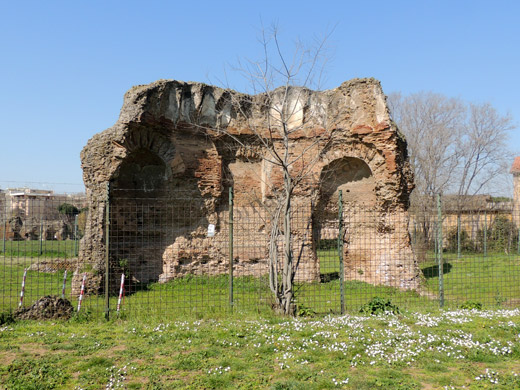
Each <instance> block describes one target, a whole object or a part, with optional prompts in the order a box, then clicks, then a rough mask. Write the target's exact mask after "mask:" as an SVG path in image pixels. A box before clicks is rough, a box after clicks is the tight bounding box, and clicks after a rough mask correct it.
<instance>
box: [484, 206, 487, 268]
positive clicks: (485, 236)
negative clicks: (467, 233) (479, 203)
mask: <svg viewBox="0 0 520 390" xmlns="http://www.w3.org/2000/svg"><path fill="white" fill-rule="evenodd" d="M486 256H487V213H486V212H485V211H484V258H485V257H486Z"/></svg>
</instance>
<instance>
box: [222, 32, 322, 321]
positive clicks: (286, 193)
mask: <svg viewBox="0 0 520 390" xmlns="http://www.w3.org/2000/svg"><path fill="white" fill-rule="evenodd" d="M325 43H326V37H325V38H323V39H318V40H316V42H315V45H313V46H311V47H307V46H306V45H304V44H302V43H301V42H297V43H296V45H295V49H294V51H293V53H292V54H291V55H290V56H287V55H286V54H285V51H284V50H283V48H282V43H281V41H280V39H279V32H278V29H277V27H276V26H274V27H272V28H270V29H268V30H265V29H264V30H262V32H261V38H260V44H261V46H262V52H263V56H262V59H261V60H259V61H251V60H247V61H242V62H240V63H239V66H238V67H237V69H235V70H238V71H239V72H240V73H241V74H242V75H243V76H244V77H245V79H246V80H247V81H248V82H249V85H250V91H248V92H250V93H252V95H254V96H253V97H252V99H251V100H248V101H245V102H244V101H240V100H236V101H234V102H233V105H234V107H235V108H236V109H237V111H238V112H239V113H241V114H242V116H243V117H244V118H251V116H250V115H248V113H247V112H248V111H249V112H250V111H256V112H257V113H260V115H259V117H260V118H262V120H261V121H254V120H250V122H249V123H248V124H247V125H248V126H247V127H248V128H249V130H250V132H251V137H249V138H248V139H247V143H246V142H244V141H243V138H241V137H240V136H237V135H236V134H233V133H232V132H230V131H229V130H228V129H224V130H221V129H217V131H220V132H221V133H223V135H225V136H227V137H229V138H230V139H231V143H234V144H235V145H238V146H239V147H241V148H244V149H246V150H248V153H249V154H251V155H253V156H254V158H260V159H262V160H263V161H264V162H265V163H266V164H269V165H270V166H272V167H273V169H277V170H279V171H281V175H282V178H283V180H282V183H281V185H278V184H273V183H272V182H267V181H264V184H265V185H266V186H267V187H268V188H269V191H270V194H271V195H270V196H269V199H268V200H266V199H261V200H258V199H257V200H255V201H257V203H259V204H261V205H262V207H263V208H264V210H266V211H267V214H268V216H269V226H270V227H271V230H270V233H269V267H268V268H269V287H270V289H271V291H272V293H273V294H274V296H275V299H276V305H277V308H278V310H280V311H281V312H283V313H285V314H291V313H293V312H294V309H295V307H294V280H295V276H296V272H297V270H298V266H299V261H300V258H301V255H302V251H303V246H302V247H300V248H298V247H296V246H295V243H294V242H293V241H295V240H293V235H292V224H293V200H294V196H295V191H297V189H298V187H299V186H300V185H302V184H303V183H304V182H305V181H306V180H307V179H308V178H309V176H310V175H311V171H312V168H313V167H314V165H315V163H316V162H317V161H318V160H319V158H320V156H321V154H322V153H323V151H324V150H325V148H326V146H327V145H328V142H329V139H330V134H326V133H318V132H317V133H316V134H314V136H312V135H313V134H311V136H309V137H308V138H309V139H312V142H310V143H309V144H308V145H306V146H305V147H304V148H303V149H301V148H297V147H296V145H297V143H298V142H297V138H298V134H302V132H306V131H313V130H314V129H315V127H316V126H315V124H310V123H308V122H307V121H306V120H305V119H304V109H305V108H306V106H307V103H308V100H309V96H310V94H311V91H310V90H309V89H308V88H310V87H312V88H313V89H319V83H320V79H321V76H322V71H323V67H324V65H325V63H326V59H327V57H326V55H325V54H326V50H325V49H326V48H325ZM231 97H232V98H234V99H242V97H240V96H238V95H232V96H231ZM307 135H309V134H307ZM310 222H311V221H310V220H309V221H308V223H309V224H310ZM280 249H281V251H282V253H281V256H280V253H279V251H280Z"/></svg>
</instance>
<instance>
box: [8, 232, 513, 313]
mask: <svg viewBox="0 0 520 390" xmlns="http://www.w3.org/2000/svg"><path fill="white" fill-rule="evenodd" d="M26 243H27V242H26ZM10 244H13V245H18V246H19V247H22V249H24V250H23V251H22V252H21V253H23V254H25V255H24V256H21V255H20V256H12V255H9V254H8V253H6V254H5V255H3V256H1V255H0V311H5V310H9V309H14V308H16V307H17V306H18V302H19V299H20V298H19V297H20V290H21V282H22V278H23V273H24V269H25V268H26V267H29V266H30V265H31V264H35V263H38V262H42V261H43V262H44V261H47V262H49V261H50V262H52V261H54V259H55V258H54V257H52V256H51V255H50V253H52V252H49V253H46V254H45V255H44V256H28V255H26V254H27V253H33V250H34V244H35V242H28V243H27V244H26V246H25V247H23V245H22V244H21V243H16V242H13V243H10ZM52 245H55V246H56V248H54V250H56V252H54V253H59V251H62V250H63V251H66V252H67V251H70V250H71V249H72V250H73V248H74V246H73V245H74V242H73V241H62V242H57V241H51V242H49V245H48V247H52ZM10 250H14V248H10ZM68 253H70V252H68ZM318 254H319V257H320V267H321V269H320V272H321V273H322V274H333V273H338V272H339V261H338V255H337V252H336V251H335V250H320V251H319V253H318ZM429 257H430V258H433V254H430V255H429ZM443 258H444V272H443V282H444V297H445V307H446V308H449V309H455V308H458V307H460V306H461V305H462V304H464V303H465V302H467V301H471V302H472V303H480V304H482V305H483V306H484V308H496V307H518V306H520V257H519V256H507V255H504V254H498V253H497V254H489V255H488V256H487V257H485V258H484V257H483V256H482V254H464V255H463V256H462V257H461V258H460V259H457V256H456V254H449V253H448V254H444V255H443ZM420 267H421V270H422V273H423V276H424V288H423V291H422V292H421V293H420V294H419V293H417V292H413V291H409V292H402V291H399V290H397V289H394V288H390V287H384V286H374V285H370V284H367V283H364V282H359V281H346V282H345V284H344V290H345V307H346V310H347V311H348V312H351V313H352V312H357V311H358V310H359V308H360V307H361V306H362V305H363V304H364V303H366V302H367V301H369V300H370V299H372V298H373V297H376V296H378V297H385V298H389V299H391V300H392V302H395V303H396V304H398V305H400V306H401V307H404V308H408V309H414V310H422V311H424V310H431V309H434V308H436V307H438V306H439V302H438V289H439V272H438V267H437V265H436V263H435V261H434V260H431V261H426V262H423V263H421V264H420ZM71 276H72V275H71V272H69V275H68V278H67V288H66V296H67V297H68V298H69V299H70V300H71V301H72V302H73V303H74V304H76V302H77V298H76V297H71V296H70V291H71ZM62 283H63V270H61V271H58V272H55V273H45V272H38V271H31V270H30V271H28V272H27V280H26V287H25V295H24V304H26V305H29V304H32V303H33V302H34V301H36V300H37V299H38V298H40V297H42V296H44V295H48V294H52V295H59V294H61V288H62ZM233 284H234V289H233V298H234V299H233V307H234V309H235V310H242V311H250V312H252V313H258V312H261V313H262V312H269V311H270V310H271V308H272V305H273V299H272V294H271V292H270V291H269V288H268V280H267V277H260V278H255V277H251V276H242V277H235V278H234V281H233ZM134 287H137V288H138V290H137V291H136V292H134V293H132V294H129V295H127V296H126V297H125V299H124V302H123V306H122V313H124V314H125V315H129V316H134V315H135V316H140V315H147V314H146V313H148V312H157V313H163V314H164V315H165V316H168V317H169V318H171V316H174V317H181V316H183V315H186V314H190V313H191V314H193V313H195V314H197V315H206V314H208V313H213V314H217V315H218V314H219V313H226V314H229V312H230V304H229V278H228V276H227V275H221V276H187V277H184V278H179V279H176V280H172V281H170V282H168V283H164V284H163V283H151V284H148V285H146V286H134ZM296 304H297V306H298V310H300V311H301V312H302V313H321V314H327V313H340V310H341V302H340V282H339V279H338V278H332V279H331V280H330V281H328V282H326V283H320V282H314V283H297V284H296ZM116 305H117V297H111V299H110V307H111V310H112V311H113V310H114V309H115V307H116ZM84 307H85V308H90V310H91V311H92V312H94V313H97V315H100V316H101V315H102V314H103V312H104V308H105V301H104V297H103V296H87V297H86V298H85V300H84Z"/></svg>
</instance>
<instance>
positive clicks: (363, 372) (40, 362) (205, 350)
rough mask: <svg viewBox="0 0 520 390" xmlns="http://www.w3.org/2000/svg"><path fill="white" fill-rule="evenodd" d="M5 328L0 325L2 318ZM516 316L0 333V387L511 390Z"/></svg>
mask: <svg viewBox="0 0 520 390" xmlns="http://www.w3.org/2000/svg"><path fill="white" fill-rule="evenodd" d="M4 320H5V318H4ZM519 335H520V311H519V310H517V309H516V310H499V311H475V310H472V311H468V310H457V311H442V312H440V311H438V310H437V311H435V312H433V313H430V314H420V313H410V312H404V313H402V314H400V315H397V316H395V315H390V314H380V315H378V316H359V315H347V316H326V317H319V318H295V319H288V318H281V317H272V316H269V315H265V316H264V315H252V314H251V313H241V312H239V313H235V314H234V315H232V316H226V317H225V318H222V317H219V316H216V317H213V318H208V317H205V318H199V319H195V318H193V317H189V316H188V317H185V318H184V319H182V320H178V321H175V320H170V321H164V319H160V318H158V317H156V316H153V315H151V316H147V317H141V318H139V319H137V318H134V319H129V320H112V321H108V322H106V321H98V320H87V319H86V314H82V315H80V316H79V317H74V318H72V319H71V320H69V321H67V322H61V321H53V322H29V321H23V322H17V323H14V324H12V323H3V324H1V325H0V388H1V389H10V390H35V389H67V390H69V389H75V390H87V389H88V390H97V389H143V390H145V389H146V390H158V389H276V390H277V389H389V390H391V389H401V390H406V389H462V388H465V389H489V388H493V389H508V390H509V389H518V388H520V376H519V374H520V343H519V341H520V340H519V337H520V336H519Z"/></svg>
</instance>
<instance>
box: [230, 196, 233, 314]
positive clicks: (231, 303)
mask: <svg viewBox="0 0 520 390" xmlns="http://www.w3.org/2000/svg"><path fill="white" fill-rule="evenodd" d="M229 308H230V309H231V310H233V187H229Z"/></svg>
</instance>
